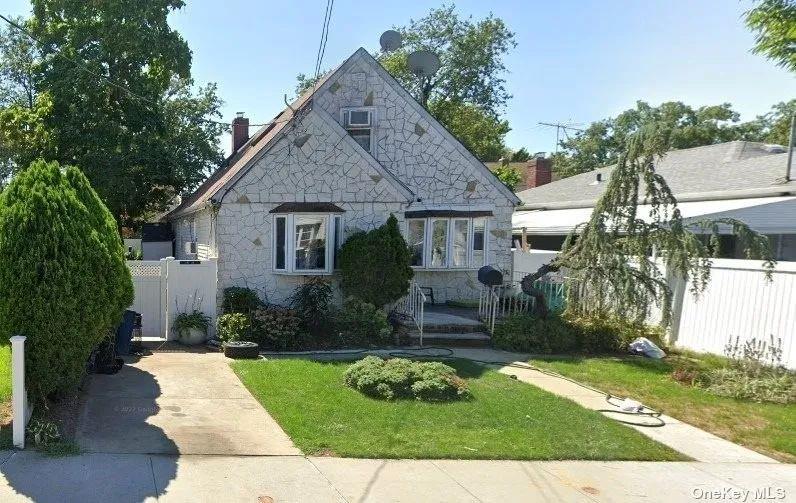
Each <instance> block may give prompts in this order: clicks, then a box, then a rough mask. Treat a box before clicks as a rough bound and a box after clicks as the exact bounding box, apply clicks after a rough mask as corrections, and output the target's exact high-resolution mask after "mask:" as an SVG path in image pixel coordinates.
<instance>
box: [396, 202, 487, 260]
mask: <svg viewBox="0 0 796 503" xmlns="http://www.w3.org/2000/svg"><path fill="white" fill-rule="evenodd" d="M412 213H415V214H422V213H430V212H420V211H418V212H407V213H406V217H407V218H406V240H407V243H408V244H409V249H410V251H411V256H412V261H411V265H412V267H415V268H424V269H478V268H480V267H482V266H484V265H485V264H486V245H487V219H486V217H482V216H474V217H469V216H468V217H455V216H454V217H435V216H431V217H426V218H415V217H410V216H409V215H410V214H412ZM449 213H453V212H449Z"/></svg>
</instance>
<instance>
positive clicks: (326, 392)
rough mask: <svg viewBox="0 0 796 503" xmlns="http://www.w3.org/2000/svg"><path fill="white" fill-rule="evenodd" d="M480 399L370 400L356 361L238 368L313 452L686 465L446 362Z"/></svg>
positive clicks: (613, 426)
mask: <svg viewBox="0 0 796 503" xmlns="http://www.w3.org/2000/svg"><path fill="white" fill-rule="evenodd" d="M445 363H447V364H449V365H451V366H453V367H455V368H456V369H457V372H458V374H459V376H461V377H464V378H465V379H466V380H467V382H468V384H469V386H470V391H471V392H472V396H473V397H472V399H471V400H468V401H458V402H449V403H425V402H419V401H414V400H398V401H392V402H388V401H382V400H376V399H373V398H368V397H366V396H364V395H362V394H361V393H359V392H358V391H355V390H353V389H350V388H348V387H346V386H345V385H344V384H343V373H344V372H345V369H346V368H347V366H348V365H349V363H341V362H334V363H328V362H327V363H322V362H313V361H309V360H300V359H290V360H269V361H261V360H260V361H236V362H234V363H232V368H233V369H234V370H235V372H236V373H237V374H238V376H239V377H240V379H241V380H242V381H243V383H244V384H245V385H246V387H248V388H249V390H250V391H251V392H252V393H253V394H254V396H255V397H256V398H257V399H258V400H259V401H260V403H262V404H263V406H264V407H265V408H266V409H267V410H268V412H269V413H271V415H272V416H273V417H274V418H275V419H276V421H277V422H278V423H279V424H280V425H281V426H282V428H284V429H285V431H286V432H287V433H288V435H290V437H291V438H292V439H293V441H294V442H295V444H296V445H297V446H298V447H299V448H300V449H301V450H302V451H304V453H306V454H313V455H319V454H320V455H324V454H325V455H334V456H346V457H362V458H456V459H459V458H474V459H633V460H682V459H684V458H683V456H682V455H680V454H679V453H677V452H675V451H673V450H671V449H669V448H668V447H665V446H663V445H661V444H658V443H656V442H654V441H652V440H650V439H649V438H647V437H645V436H644V435H642V434H640V433H638V432H636V431H634V430H632V429H630V428H628V427H625V426H623V425H621V424H619V423H617V422H615V421H612V420H610V419H608V418H605V417H603V416H602V415H601V414H599V413H597V412H593V411H590V410H587V409H584V408H582V407H580V406H579V405H577V404H575V403H574V402H571V401H569V400H565V399H562V398H559V397H556V396H554V395H552V394H550V393H547V392H545V391H542V390H541V389H539V388H536V387H535V386H531V385H529V384H524V383H521V382H518V381H516V380H513V379H511V378H509V377H507V376H505V375H503V374H499V373H497V372H495V371H492V370H487V369H486V368H484V367H481V366H479V365H476V364H474V363H472V362H469V361H466V360H453V361H445Z"/></svg>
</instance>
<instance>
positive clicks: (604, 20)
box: [2, 0, 796, 152]
mask: <svg viewBox="0 0 796 503" xmlns="http://www.w3.org/2000/svg"><path fill="white" fill-rule="evenodd" d="M187 3H188V5H187V6H186V7H184V8H183V9H182V10H180V11H178V12H176V13H174V14H172V16H171V21H172V25H173V26H174V27H175V28H176V29H177V30H178V31H179V32H180V33H182V35H183V36H184V37H185V38H186V39H187V41H188V43H189V45H190V47H191V49H192V50H193V58H194V59H193V75H194V77H195V79H196V80H197V81H198V82H200V83H202V82H209V81H213V82H217V83H218V86H219V94H220V95H221V97H222V98H223V99H224V102H225V105H224V118H225V119H229V120H231V118H232V117H234V114H235V112H239V111H243V112H245V113H246V114H247V115H248V116H249V117H250V118H251V119H252V121H253V122H264V121H267V120H269V119H270V118H272V117H273V116H274V115H275V114H276V113H278V112H279V110H281V109H282V108H283V107H284V103H283V95H284V94H285V93H287V94H288V95H289V96H292V94H293V90H294V87H295V82H296V80H295V77H296V74H298V73H301V72H303V73H312V71H313V68H314V65H315V54H316V51H317V48H318V39H319V35H320V28H321V23H322V20H323V13H324V7H325V4H326V2H325V0H304V1H280V2H271V1H256V0H226V1H224V2H220V1H211V0H196V1H191V0H188V1H187ZM3 4H4V7H2V10H3V12H4V13H10V14H13V15H24V14H27V12H28V11H29V7H28V2H27V1H23V0H6V1H5V2H3ZM438 5H440V4H439V3H438V2H422V1H416V0H401V1H384V2H378V3H368V2H364V3H363V2H361V1H356V0H336V1H335V4H334V12H333V14H332V22H331V28H330V33H329V40H328V45H327V49H326V57H325V60H324V67H325V68H328V67H331V66H334V65H336V64H337V63H339V62H340V61H342V60H343V59H345V58H346V57H347V56H348V55H350V54H351V53H352V52H353V51H354V50H356V49H357V48H358V47H360V46H363V47H365V48H367V49H371V50H372V49H375V48H377V47H378V39H379V35H380V34H381V33H382V32H383V31H384V30H386V29H388V28H390V27H392V26H394V25H403V24H405V23H407V22H408V21H409V19H410V18H419V17H422V16H423V15H424V14H425V13H426V12H427V11H428V9H429V8H431V7H434V6H438ZM456 5H457V8H458V10H459V11H460V13H462V14H465V15H473V16H474V17H476V18H479V17H483V16H485V15H487V14H488V13H489V12H490V11H491V12H493V13H494V14H495V15H496V16H498V17H501V18H502V19H504V20H505V22H506V23H507V24H508V26H509V27H510V28H511V29H512V30H513V31H514V32H515V33H516V38H517V43H518V46H517V48H516V49H514V50H513V51H512V52H511V53H510V54H509V55H508V57H507V58H506V66H507V68H508V70H509V73H508V74H507V75H506V79H507V81H508V89H509V91H510V92H511V93H512V94H513V95H514V97H513V99H512V100H511V101H510V102H509V104H508V107H507V110H506V117H507V118H508V120H509V122H510V124H511V126H512V131H511V132H510V133H509V134H508V136H507V143H508V145H509V146H511V147H513V148H519V147H521V146H526V147H528V149H529V150H530V151H531V152H535V151H551V150H553V149H554V148H555V130H554V129H549V128H543V127H540V126H538V125H537V123H538V122H539V121H545V122H556V121H561V122H568V121H571V122H574V123H583V124H588V123H589V122H591V121H595V120H599V119H602V118H605V117H608V116H612V115H615V114H617V113H618V112H621V111H622V110H625V109H627V108H630V107H632V106H633V104H634V103H635V101H636V100H638V99H642V100H646V101H649V102H651V103H654V104H657V103H660V102H662V101H667V100H680V101H683V102H685V103H688V104H690V105H693V106H699V105H712V104H718V103H722V102H725V101H726V102H730V103H732V104H733V105H734V107H735V109H736V110H738V111H739V112H740V113H741V115H742V119H751V118H754V116H756V115H758V114H762V113H765V112H767V111H768V110H769V108H770V106H771V105H772V104H774V103H776V102H779V101H783V100H786V99H792V98H796V76H794V75H793V74H789V73H787V72H785V71H784V70H781V69H779V68H777V67H775V66H774V65H773V64H772V63H771V62H769V61H767V60H766V59H764V58H762V57H760V56H755V55H752V54H750V52H749V49H750V48H751V46H752V44H753V36H752V34H751V33H750V32H748V31H747V30H746V28H745V26H744V25H743V20H742V14H743V12H744V11H745V10H746V9H748V8H749V5H750V2H749V1H748V0H740V1H738V0H661V1H658V0H644V1H630V0H621V1H620V0H615V1H614V0H602V1H587V0H580V1H574V0H572V1H557V2H550V1H512V0H505V1H497V0H496V1H483V0H481V1H477V0H474V1H459V2H456ZM222 141H223V142H224V147H226V148H227V149H228V148H229V147H228V145H227V143H228V142H229V139H228V138H224V139H223V140H222Z"/></svg>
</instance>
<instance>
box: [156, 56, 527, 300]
mask: <svg viewBox="0 0 796 503" xmlns="http://www.w3.org/2000/svg"><path fill="white" fill-rule="evenodd" d="M519 202H520V201H519V199H518V198H517V197H516V196H515V195H514V194H513V193H512V192H511V191H510V190H508V189H507V188H506V187H505V186H504V185H503V184H502V183H501V182H500V181H499V180H498V179H497V178H496V177H495V176H494V175H493V174H492V173H491V172H490V171H489V170H488V169H487V168H486V166H484V164H483V163H481V162H479V161H478V159H476V158H475V157H474V156H473V155H472V154H470V152H468V151H467V150H466V149H465V147H464V146H462V145H461V143H459V142H458V141H457V140H456V139H455V138H454V137H453V136H452V135H451V134H450V133H449V132H448V131H447V130H446V129H445V128H444V127H443V126H442V125H440V124H439V123H438V122H437V121H436V120H435V119H434V118H432V117H431V116H430V115H429V114H428V112H427V111H426V110H425V109H424V108H423V107H422V106H421V105H420V104H418V103H417V102H416V101H415V100H414V99H413V98H412V96H411V95H410V94H409V93H408V92H407V91H406V90H405V89H403V88H402V87H401V85H400V84H398V82H396V81H395V79H393V78H392V77H391V76H390V75H389V74H388V73H387V72H386V71H385V70H384V69H383V68H382V67H381V65H380V64H379V63H378V62H377V61H376V60H374V59H373V57H372V56H371V55H370V54H369V53H368V52H367V51H365V50H364V49H359V50H357V51H356V52H355V53H354V54H353V55H351V56H350V57H349V58H348V59H347V60H346V61H345V62H344V63H343V64H341V65H340V66H339V67H337V68H336V69H335V70H333V71H331V72H329V74H327V75H326V76H325V77H323V78H322V79H321V80H320V81H319V82H318V83H317V84H316V86H314V88H312V89H310V90H309V91H307V92H306V93H305V94H304V95H303V96H301V97H300V98H298V99H297V100H296V101H295V102H294V103H292V104H291V105H290V106H288V108H286V109H285V110H284V111H283V112H282V113H280V114H279V115H278V116H277V117H276V118H275V119H274V121H273V122H272V123H270V124H269V125H266V126H263V127H262V128H261V129H259V130H258V131H256V132H255V133H254V134H253V135H251V136H249V134H248V120H247V119H245V118H243V117H238V118H236V119H235V121H234V122H233V153H232V155H231V156H230V157H229V158H228V159H227V161H226V162H225V164H224V165H223V166H221V167H220V168H219V169H218V170H217V171H216V172H215V173H214V174H213V175H212V176H210V177H209V178H208V179H207V180H206V181H205V182H204V183H203V184H202V185H201V186H200V187H199V188H198V189H197V190H196V191H195V192H194V193H193V194H192V195H191V196H189V197H187V198H185V199H184V200H183V201H182V203H181V204H180V205H179V206H178V207H177V208H175V209H174V210H173V211H171V212H170V213H169V214H168V215H166V217H165V218H166V219H167V220H168V221H170V222H171V223H172V226H173V230H174V236H175V241H176V246H175V248H176V254H177V257H176V258H178V259H191V258H196V259H207V258H215V259H217V262H218V288H219V292H221V291H222V290H223V289H224V288H226V287H230V286H248V287H250V288H253V289H255V290H257V291H258V292H259V293H260V295H261V296H263V297H264V298H266V299H267V300H268V301H269V302H274V303H283V302H285V300H286V299H287V298H288V297H289V296H290V294H291V293H292V292H293V290H294V289H295V287H296V286H297V285H299V284H300V283H301V282H302V281H304V279H305V278H306V277H307V276H315V275H325V276H329V277H330V279H331V280H332V281H333V282H336V279H335V267H334V266H335V256H336V251H337V250H338V248H339V247H340V245H341V244H342V243H343V242H344V241H345V239H346V237H347V236H349V235H351V234H352V233H354V232H356V231H357V230H368V229H372V228H374V227H377V226H379V225H381V224H383V223H384V222H386V220H387V218H388V217H389V216H390V214H393V215H395V216H396V217H397V218H398V221H399V223H400V225H401V228H402V229H403V232H404V233H405V234H404V235H405V237H406V239H407V242H408V243H409V244H410V246H411V248H412V251H413V267H414V268H415V272H416V275H415V278H416V281H417V282H418V284H419V285H420V286H423V287H430V288H432V289H433V291H434V297H435V300H436V301H437V302H440V301H445V300H449V299H464V298H474V297H477V288H478V287H477V280H476V276H477V270H478V268H480V267H481V266H483V265H485V264H489V265H492V266H494V267H496V268H499V269H503V270H507V271H508V270H510V269H511V260H512V258H511V249H510V248H511V216H512V213H513V211H514V206H515V205H517V204H518V203H519ZM219 298H220V295H219Z"/></svg>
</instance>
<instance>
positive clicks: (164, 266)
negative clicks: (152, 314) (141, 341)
mask: <svg viewBox="0 0 796 503" xmlns="http://www.w3.org/2000/svg"><path fill="white" fill-rule="evenodd" d="M173 264H174V257H166V258H162V259H160V288H161V292H160V302H161V313H163V314H162V315H161V322H160V323H161V325H160V326H161V333H162V334H163V338H165V339H166V340H167V341H168V340H170V339H171V321H170V320H169V313H170V312H171V309H172V307H171V303H170V302H169V300H170V299H169V295H170V293H169V267H170V266H171V265H173ZM164 325H165V326H164Z"/></svg>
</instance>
